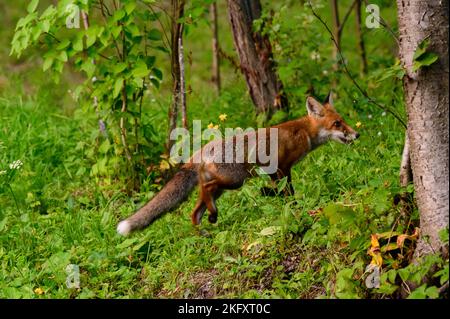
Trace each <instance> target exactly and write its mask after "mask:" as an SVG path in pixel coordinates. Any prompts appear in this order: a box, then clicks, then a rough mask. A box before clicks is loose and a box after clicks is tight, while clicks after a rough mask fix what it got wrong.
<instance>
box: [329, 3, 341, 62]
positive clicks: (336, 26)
mask: <svg viewBox="0 0 450 319" xmlns="http://www.w3.org/2000/svg"><path fill="white" fill-rule="evenodd" d="M330 5H331V14H332V16H333V36H334V39H335V40H336V45H333V60H334V61H336V62H335V63H334V64H333V69H334V70H337V68H338V60H339V59H338V54H339V50H340V49H341V34H342V28H341V22H340V20H339V7H338V3H337V0H330Z"/></svg>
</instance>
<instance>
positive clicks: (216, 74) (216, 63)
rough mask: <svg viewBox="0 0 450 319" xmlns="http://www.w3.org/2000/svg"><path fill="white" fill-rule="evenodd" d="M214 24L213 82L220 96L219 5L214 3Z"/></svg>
mask: <svg viewBox="0 0 450 319" xmlns="http://www.w3.org/2000/svg"><path fill="white" fill-rule="evenodd" d="M210 11H211V24H212V58H213V61H212V82H213V83H214V85H215V87H216V90H217V93H219V94H220V55H219V29H218V26H217V4H216V3H215V2H214V3H212V4H211V7H210Z"/></svg>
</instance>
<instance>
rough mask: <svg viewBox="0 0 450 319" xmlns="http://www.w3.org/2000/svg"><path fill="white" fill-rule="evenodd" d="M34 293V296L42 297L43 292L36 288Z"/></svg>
mask: <svg viewBox="0 0 450 319" xmlns="http://www.w3.org/2000/svg"><path fill="white" fill-rule="evenodd" d="M34 293H35V294H36V295H42V294H43V293H44V290H43V289H42V288H41V287H38V288H36V289H34Z"/></svg>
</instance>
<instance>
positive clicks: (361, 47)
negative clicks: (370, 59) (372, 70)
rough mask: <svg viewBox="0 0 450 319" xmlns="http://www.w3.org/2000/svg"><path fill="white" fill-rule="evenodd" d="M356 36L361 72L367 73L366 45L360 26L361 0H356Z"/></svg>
mask: <svg viewBox="0 0 450 319" xmlns="http://www.w3.org/2000/svg"><path fill="white" fill-rule="evenodd" d="M355 13H356V36H357V37H358V48H359V56H360V57H361V74H362V75H365V74H366V73H367V58H366V47H365V45H364V37H363V34H362V28H361V0H356V5H355Z"/></svg>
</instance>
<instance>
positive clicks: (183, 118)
mask: <svg viewBox="0 0 450 319" xmlns="http://www.w3.org/2000/svg"><path fill="white" fill-rule="evenodd" d="M178 63H179V64H180V104H181V123H182V124H183V127H184V128H185V129H187V128H188V121H187V112H186V82H185V78H184V50H183V28H181V32H180V34H179V35H178Z"/></svg>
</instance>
